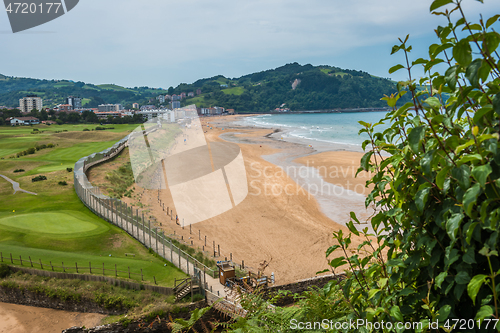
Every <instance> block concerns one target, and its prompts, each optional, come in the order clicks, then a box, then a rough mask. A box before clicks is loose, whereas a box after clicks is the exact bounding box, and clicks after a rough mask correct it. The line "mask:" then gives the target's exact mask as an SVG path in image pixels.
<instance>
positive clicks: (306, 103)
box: [0, 63, 396, 112]
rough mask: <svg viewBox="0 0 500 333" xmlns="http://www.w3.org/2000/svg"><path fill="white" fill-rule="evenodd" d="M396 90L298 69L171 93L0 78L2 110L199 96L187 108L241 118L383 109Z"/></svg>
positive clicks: (363, 77) (337, 73)
mask: <svg viewBox="0 0 500 333" xmlns="http://www.w3.org/2000/svg"><path fill="white" fill-rule="evenodd" d="M197 89H200V90H201V94H200V95H196V90H197ZM395 90H396V84H395V83H394V82H393V81H390V80H388V79H384V78H379V77H374V76H372V75H370V74H368V73H366V72H362V71H356V70H348V69H340V68H337V67H332V66H312V65H309V64H308V65H300V64H298V63H293V64H287V65H285V66H282V67H278V68H276V69H270V70H266V71H262V72H258V73H253V74H248V75H244V76H242V77H239V78H233V79H230V78H226V77H224V76H222V75H219V76H214V77H212V78H205V79H200V80H197V81H196V82H194V83H192V84H186V83H181V84H179V85H178V86H177V87H175V88H174V87H170V88H169V89H168V90H161V89H154V88H148V87H135V88H124V87H121V86H117V85H112V84H106V85H93V84H89V83H84V82H73V81H68V80H37V79H29V78H14V77H6V76H3V75H0V105H6V106H17V105H18V104H19V98H21V97H23V96H25V95H26V94H28V93H34V94H37V95H38V96H40V97H42V98H43V100H44V105H45V106H49V107H50V106H54V105H57V104H60V103H64V102H65V98H66V97H67V96H70V95H73V96H79V97H82V98H83V99H84V100H83V103H84V106H86V107H96V106H97V105H99V104H103V103H120V104H122V105H124V106H125V107H131V104H132V103H134V102H137V103H140V104H151V98H152V97H156V96H158V95H160V94H162V95H165V94H167V93H168V94H171V95H172V94H181V93H182V92H184V93H186V94H187V93H189V92H194V93H195V96H194V97H188V98H185V99H183V100H182V105H189V104H196V105H197V106H199V107H200V106H201V107H209V106H222V107H225V108H231V109H235V110H236V111H239V112H242V111H251V112H267V111H270V110H273V109H275V108H277V107H281V106H283V107H285V108H289V109H291V110H293V111H298V110H318V109H334V108H358V107H359V108H366V107H382V106H384V103H385V102H384V101H381V100H380V96H383V95H384V94H385V95H390V94H391V93H394V92H395ZM155 102H157V100H155ZM166 103H167V102H166Z"/></svg>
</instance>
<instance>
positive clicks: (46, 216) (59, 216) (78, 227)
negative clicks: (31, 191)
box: [0, 211, 108, 237]
mask: <svg viewBox="0 0 500 333" xmlns="http://www.w3.org/2000/svg"><path fill="white" fill-rule="evenodd" d="M0 225H2V226H5V227H8V228H14V229H22V230H23V231H25V232H26V231H27V232H28V233H43V234H58V235H64V236H69V235H71V236H73V237H75V236H76V237H80V236H88V235H89V233H91V234H96V233H101V232H104V231H106V230H107V229H108V228H107V227H105V226H100V225H98V224H96V223H92V222H90V221H88V219H87V221H86V216H85V215H83V214H82V215H81V216H80V213H78V212H73V211H59V212H46V213H30V214H21V215H15V216H9V217H4V218H2V219H0ZM99 229H100V230H99Z"/></svg>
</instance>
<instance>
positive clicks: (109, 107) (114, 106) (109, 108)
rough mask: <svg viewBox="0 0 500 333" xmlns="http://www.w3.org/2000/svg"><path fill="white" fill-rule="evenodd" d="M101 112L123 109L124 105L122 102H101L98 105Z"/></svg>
mask: <svg viewBox="0 0 500 333" xmlns="http://www.w3.org/2000/svg"><path fill="white" fill-rule="evenodd" d="M98 108H99V112H112V111H121V110H123V106H122V105H121V104H101V105H99V106H98Z"/></svg>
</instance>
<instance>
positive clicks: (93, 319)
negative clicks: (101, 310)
mask: <svg viewBox="0 0 500 333" xmlns="http://www.w3.org/2000/svg"><path fill="white" fill-rule="evenodd" d="M104 317H106V316H105V315H101V314H97V313H79V312H69V311H61V310H53V309H45V308H38V307H32V306H25V305H17V304H9V303H1V302H0V333H55V332H61V331H63V330H65V329H67V328H70V327H73V326H85V327H94V326H97V325H99V324H100V322H101V320H102V319H103V318H104Z"/></svg>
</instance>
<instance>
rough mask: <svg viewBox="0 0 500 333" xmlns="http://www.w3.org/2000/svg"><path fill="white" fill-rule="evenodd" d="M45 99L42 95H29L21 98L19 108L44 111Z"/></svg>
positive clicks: (29, 110)
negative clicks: (43, 99)
mask: <svg viewBox="0 0 500 333" xmlns="http://www.w3.org/2000/svg"><path fill="white" fill-rule="evenodd" d="M42 108H43V101H42V98H41V97H38V96H37V95H28V96H26V97H23V98H21V99H19V109H20V110H21V112H25V113H28V112H31V110H33V109H37V110H38V111H42Z"/></svg>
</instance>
